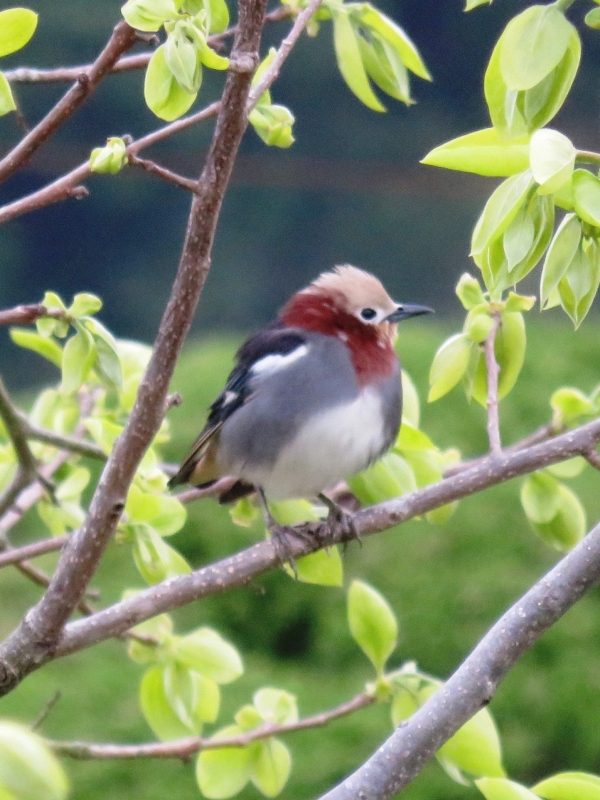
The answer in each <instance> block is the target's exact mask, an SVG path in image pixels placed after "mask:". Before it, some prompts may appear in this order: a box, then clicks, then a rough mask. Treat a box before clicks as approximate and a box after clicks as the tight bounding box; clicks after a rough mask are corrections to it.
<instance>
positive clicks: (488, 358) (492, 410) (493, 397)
mask: <svg viewBox="0 0 600 800" xmlns="http://www.w3.org/2000/svg"><path fill="white" fill-rule="evenodd" d="M492 322H493V327H492V329H491V331H490V332H489V334H488V335H487V337H486V339H485V341H484V343H483V351H484V353H485V368H486V374H487V432H488V438H489V440H490V453H491V454H492V455H493V456H497V455H499V454H500V453H501V452H502V442H501V440H500V417H499V413H498V376H499V375H500V367H499V366H498V362H497V361H496V351H495V346H496V335H497V333H498V328H499V327H500V315H499V314H498V313H493V314H492Z"/></svg>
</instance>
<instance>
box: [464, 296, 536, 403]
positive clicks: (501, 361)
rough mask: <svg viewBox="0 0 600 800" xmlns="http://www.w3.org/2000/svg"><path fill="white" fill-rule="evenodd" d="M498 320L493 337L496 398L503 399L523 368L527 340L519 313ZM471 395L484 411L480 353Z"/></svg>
mask: <svg viewBox="0 0 600 800" xmlns="http://www.w3.org/2000/svg"><path fill="white" fill-rule="evenodd" d="M500 319H501V324H500V328H499V329H498V333H497V334H496V342H495V348H494V351H495V355H496V361H497V363H498V366H499V367H500V375H499V378H498V398H499V399H500V400H502V398H503V397H506V395H507V394H508V393H509V392H510V391H511V389H512V388H513V386H514V385H515V383H516V382H517V378H518V377H519V373H520V372H521V369H522V367H523V362H524V361H525V348H526V345H527V337H526V334H525V322H524V320H523V315H522V314H520V313H519V312H507V311H504V312H502V314H501V318H500ZM471 395H472V397H473V398H474V399H475V400H476V401H477V402H478V403H480V404H481V405H482V406H483V407H484V408H485V407H486V404H487V376H486V369H485V360H484V358H483V354H480V356H479V361H478V364H477V371H476V374H475V378H474V380H473V385H472V386H471Z"/></svg>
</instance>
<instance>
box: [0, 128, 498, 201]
mask: <svg viewBox="0 0 600 800" xmlns="http://www.w3.org/2000/svg"><path fill="white" fill-rule="evenodd" d="M7 149H8V148H7V147H6V146H5V145H4V143H2V142H0V152H3V151H6V150H7ZM142 155H143V156H144V157H146V158H152V155H151V154H146V152H144V153H142ZM88 156H89V151H84V150H82V149H81V147H80V146H77V147H72V148H70V147H68V146H67V145H50V146H48V147H46V148H45V149H44V150H43V151H42V152H40V153H39V154H37V155H36V157H35V160H33V161H32V162H31V164H30V165H29V167H26V168H25V170H24V172H26V171H30V172H34V173H36V174H38V175H40V176H43V179H44V181H47V180H53V179H54V178H57V177H60V175H62V174H64V173H65V172H68V171H70V170H71V169H73V168H74V167H75V166H77V165H78V164H80V163H81V162H82V161H84V160H85V159H86V158H87V157H88ZM159 160H160V163H162V164H164V166H167V167H169V168H171V169H174V170H176V171H177V172H180V173H181V174H183V175H187V176H190V177H194V176H195V175H196V174H197V172H198V170H199V165H200V163H201V160H202V159H201V157H200V155H199V154H198V153H194V152H192V151H187V152H186V151H184V152H178V153H168V154H165V155H162V156H161V157H160V159H159ZM136 174H137V175H138V177H140V178H141V177H143V178H144V180H158V179H157V178H152V177H150V176H142V173H141V172H137V171H136ZM233 183H234V184H235V185H237V186H244V187H261V188H277V189H279V188H281V189H295V190H300V191H330V192H350V193H351V192H366V193H371V192H373V193H384V194H396V195H402V196H405V197H419V198H420V197H422V198H430V199H431V198H436V199H440V200H469V199H477V200H479V199H481V198H482V197H486V196H488V195H489V194H490V192H491V184H490V181H489V180H486V179H483V178H481V177H480V176H478V175H469V174H465V173H461V172H454V171H448V170H443V169H437V168H435V167H425V166H421V165H415V166H410V167H408V166H404V165H401V164H396V163H392V162H385V161H374V160H367V159H365V160H362V159H353V160H350V159H329V158H317V157H313V156H302V155H295V154H293V153H282V152H276V153H273V154H270V153H266V154H265V155H256V154H253V155H241V156H239V158H238V160H237V163H236V167H235V170H234V174H233Z"/></svg>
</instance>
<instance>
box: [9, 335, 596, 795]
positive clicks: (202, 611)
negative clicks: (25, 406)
mask: <svg viewBox="0 0 600 800" xmlns="http://www.w3.org/2000/svg"><path fill="white" fill-rule="evenodd" d="M529 329H530V330H529V340H530V343H529V348H528V356H527V363H526V365H525V368H524V369H523V373H522V376H521V378H520V380H519V382H518V384H517V387H516V389H515V390H514V392H513V393H512V394H511V395H510V396H509V397H508V398H507V399H506V400H505V401H504V402H503V403H502V407H501V417H502V433H503V437H504V440H505V441H506V442H507V443H508V442H510V441H514V440H516V439H518V438H520V437H521V436H523V435H525V434H526V433H527V432H529V431H531V430H532V429H534V428H535V427H536V426H538V425H540V424H543V423H544V422H546V421H547V420H548V419H549V414H550V409H549V405H548V400H549V397H550V395H551V393H552V391H553V390H554V389H555V388H557V387H558V386H559V385H573V386H577V387H579V388H581V389H583V390H584V391H589V390H590V389H591V388H592V387H593V386H594V385H595V384H596V383H597V382H598V381H599V380H600V359H599V357H598V344H597V343H598V334H599V330H598V327H597V326H595V325H594V324H593V323H592V322H590V323H586V324H585V325H584V327H583V329H582V330H581V331H580V332H578V333H577V334H576V335H575V334H573V332H572V331H571V330H570V329H569V328H568V327H567V326H566V324H565V325H563V324H559V323H558V322H551V323H546V324H544V325H542V324H541V323H539V322H538V321H537V320H535V319H534V320H533V323H532V324H530V325H529ZM449 332H450V331H449V329H448V328H447V327H444V326H436V325H434V324H432V323H431V322H430V321H429V320H427V321H423V322H422V323H421V322H418V323H410V324H407V325H405V326H404V327H402V328H401V341H400V350H401V353H402V355H403V362H404V366H405V367H406V368H407V369H408V371H409V372H410V373H411V375H412V377H413V379H414V380H415V383H416V384H417V387H418V389H419V391H420V394H421V396H425V393H426V377H427V370H428V367H429V364H430V363H431V359H432V356H433V353H434V352H435V349H436V347H437V346H438V345H439V343H440V342H441V341H442V338H443V337H444V336H445V335H447V334H448V333H449ZM235 346H236V341H235V340H234V339H233V338H231V339H226V338H207V339H205V340H203V341H200V342H195V343H192V344H191V345H190V347H189V348H188V350H187V351H186V353H185V355H184V357H183V359H182V361H181V364H180V366H179V367H178V370H177V375H176V378H175V381H174V388H175V389H177V390H179V391H181V392H182V394H183V395H184V398H185V403H184V405H183V406H182V407H181V408H179V409H175V410H174V411H173V412H172V414H171V418H172V422H173V430H174V439H173V442H172V444H171V445H170V446H169V451H168V456H169V458H172V459H174V460H175V459H178V458H180V457H181V455H182V454H183V452H184V451H185V450H186V448H187V446H188V445H189V443H190V442H191V440H192V439H193V438H194V436H195V435H196V434H197V432H198V429H199V427H200V426H201V424H202V421H203V415H204V410H205V408H206V406H207V405H208V403H209V402H210V401H211V399H213V398H214V396H215V395H216V394H217V392H218V391H219V389H220V387H221V385H222V382H223V379H224V378H225V376H226V374H227V372H228V370H229V369H230V366H231V358H232V354H233V352H234V350H235ZM422 426H423V428H424V429H425V430H426V431H427V432H428V433H429V434H430V435H431V436H432V438H433V439H434V441H436V443H439V444H440V445H441V446H444V447H446V446H458V447H459V448H460V449H461V450H462V451H463V453H464V454H465V456H470V455H475V454H477V453H479V452H481V451H482V450H483V449H485V447H486V437H485V419H484V414H483V411H482V409H480V408H478V407H475V406H468V405H467V403H466V400H465V399H464V395H463V394H462V393H461V391H460V390H458V389H457V390H454V391H453V392H452V393H451V394H450V395H449V396H448V397H446V398H443V399H442V400H440V401H438V402H437V403H435V404H432V405H430V406H427V405H426V406H425V407H424V408H423V421H422ZM570 485H572V486H573V488H575V489H576V490H577V491H579V493H580V495H581V497H582V498H583V500H584V503H585V505H586V508H587V510H588V516H589V520H590V522H593V521H594V520H595V519H596V518H597V517H598V516H599V512H600V496H599V493H598V491H597V486H598V475H597V474H596V473H594V472H593V471H592V470H591V469H588V470H586V471H585V472H584V474H583V475H582V476H581V477H580V478H578V479H576V480H575V481H572V482H570ZM518 488H519V481H513V482H510V483H508V484H505V485H503V486H499V487H496V488H494V489H491V490H488V491H486V492H485V493H484V494H482V495H479V496H477V497H473V498H470V499H468V500H465V501H462V502H461V503H460V505H459V507H458V510H457V512H456V513H455V515H454V516H453V517H452V518H451V519H450V521H449V522H448V523H447V524H446V525H445V526H443V527H433V526H431V525H429V524H428V523H426V522H424V521H422V522H421V521H415V522H411V523H408V524H406V525H404V526H402V527H401V528H397V529H394V530H391V531H387V532H385V533H383V534H381V535H378V536H374V537H370V538H369V539H368V540H367V541H365V543H364V546H363V547H362V548H358V547H351V548H350V550H349V552H348V555H347V557H346V559H345V574H346V585H347V584H348V582H349V581H350V580H351V579H352V578H354V577H360V578H362V579H364V580H366V581H368V582H370V583H371V584H373V585H374V586H376V587H377V588H378V589H379V590H380V591H382V592H383V593H384V594H385V596H386V597H387V598H388V599H389V601H390V602H391V604H392V606H393V607H394V609H395V610H396V613H397V615H398V617H399V620H400V627H401V640H400V644H399V647H398V649H397V652H396V653H395V654H394V655H393V656H392V660H391V665H392V666H395V665H399V664H400V663H402V662H403V661H404V660H406V659H415V660H416V661H417V662H418V663H419V665H420V666H421V668H422V669H423V670H425V671H427V672H429V673H432V674H435V675H438V676H440V677H444V676H447V675H448V674H450V673H451V672H452V671H453V670H454V669H455V668H456V666H457V665H458V664H459V663H460V661H461V660H462V659H463V658H464V657H465V655H466V654H467V653H468V652H469V650H470V649H471V648H472V647H473V646H474V645H475V643H476V642H477V641H478V639H479V638H480V637H481V635H482V634H483V633H484V632H485V631H486V630H487V628H488V627H489V626H490V624H491V623H492V622H493V621H494V620H495V619H496V618H497V617H498V616H499V615H500V614H501V613H502V611H503V610H504V609H505V608H506V607H507V606H508V605H510V604H511V603H512V602H514V600H515V599H516V598H517V597H518V596H519V595H520V594H521V593H522V592H524V591H525V590H526V589H527V588H528V587H529V586H530V585H531V584H532V583H533V582H534V581H535V580H536V579H537V578H538V577H539V576H540V575H541V574H543V572H544V571H545V570H547V569H548V568H549V567H550V566H551V564H552V563H554V562H555V561H556V558H557V554H556V553H555V552H553V551H551V550H549V549H548V548H547V547H546V546H545V545H544V544H543V543H542V542H541V541H540V540H539V539H537V538H536V537H535V535H533V534H532V533H531V531H530V530H529V528H528V524H527V522H526V520H525V518H524V516H523V514H522V512H521V510H520V506H519V503H518V500H517V498H518ZM35 524H36V523H35V514H34V515H33V516H32V517H31V519H30V520H29V521H27V522H26V523H24V524H22V526H21V528H20V530H19V531H17V532H15V537H14V538H15V542H17V541H19V536H20V537H23V539H24V538H25V537H27V536H29V535H30V531H31V528H32V527H33V526H35ZM260 535H261V532H260V529H259V528H258V527H255V528H253V529H249V530H248V529H243V528H238V527H236V526H234V525H233V524H232V523H231V521H230V519H229V515H228V512H227V510H226V509H223V508H219V507H218V506H217V505H216V504H215V503H213V502H212V501H206V502H203V503H198V504H196V505H195V506H193V507H191V508H190V519H189V523H188V524H187V526H186V528H185V530H184V531H183V532H182V533H181V534H178V535H177V537H175V539H174V540H172V541H173V542H174V543H175V544H176V546H178V547H179V548H180V549H181V551H182V552H183V553H184V555H185V556H186V557H187V558H188V559H189V560H190V562H191V563H192V564H194V565H200V564H205V563H209V562H211V561H213V560H215V559H218V558H220V557H222V556H224V555H226V554H229V553H231V552H234V551H235V550H238V549H240V548H242V547H244V546H246V545H248V544H249V543H251V542H252V541H254V540H255V539H256V538H257V537H258V536H260ZM53 563H54V557H52V556H47V557H45V558H43V559H40V560H39V564H40V566H43V567H44V568H46V569H51V567H52V565H53ZM0 577H1V583H0V602H1V603H2V609H3V611H2V615H1V616H0V633H2V634H6V633H7V632H8V631H9V630H10V629H11V628H12V627H13V626H14V624H15V623H16V621H17V620H18V618H19V617H20V615H21V614H22V613H23V612H24V611H25V610H26V608H27V607H28V605H29V604H30V603H31V602H32V601H33V600H34V599H35V598H36V597H37V590H36V589H35V588H34V587H31V586H30V585H29V584H28V583H26V582H25V581H24V579H23V578H22V577H21V576H20V575H19V574H18V573H16V572H11V571H10V570H3V571H2V573H1V575H0ZM94 585H95V586H97V587H99V588H101V589H102V602H103V604H105V603H106V604H107V603H110V602H114V601H115V600H116V599H118V597H119V596H120V594H121V592H122V590H123V589H125V588H128V587H133V586H140V585H141V579H140V578H139V577H138V575H137V573H136V571H135V568H134V567H133V565H132V559H131V554H130V552H129V550H128V547H127V546H125V545H117V544H113V545H111V547H110V548H109V549H108V552H107V554H106V557H105V559H104V561H103V564H102V566H101V569H100V571H99V573H98V576H97V578H96V579H95V581H94ZM599 610H600V609H599V597H598V593H597V592H592V593H591V594H590V595H588V596H587V597H586V598H584V599H583V600H582V601H581V602H580V603H579V604H578V605H577V606H576V607H575V608H574V609H573V610H572V611H570V612H569V614H568V615H567V616H566V617H565V619H564V620H562V621H561V622H559V623H558V624H557V625H556V626H555V627H554V628H553V629H552V631H550V632H549V633H548V634H546V635H545V636H544V638H543V639H542V640H541V641H540V642H539V643H538V644H537V645H536V646H535V647H534V648H533V650H532V651H531V652H530V653H528V654H527V655H526V656H525V657H524V658H523V659H522V661H521V662H520V663H519V665H518V666H517V667H516V668H515V669H514V670H513V672H512V673H511V674H510V676H509V677H508V678H507V679H506V680H505V682H504V683H503V684H502V686H501V687H500V690H499V692H498V694H497V696H496V697H495V698H494V700H493V702H492V704H491V710H492V712H493V713H494V715H495V718H496V720H497V722H498V725H499V728H500V731H501V735H502V741H503V745H504V753H505V765H506V768H507V770H508V773H509V775H510V777H512V778H514V779H515V780H520V781H524V782H525V783H530V782H533V781H535V780H537V779H539V778H541V777H544V776H545V775H548V774H550V773H552V772H555V771H558V770H563V769H572V770H588V771H600V763H599V756H598V753H600V725H597V726H596V725H595V719H594V716H593V709H594V707H595V706H596V705H597V703H598V700H599V699H600V672H599V671H598V659H599V656H600V626H598V624H597V620H598V616H599V613H598V612H599ZM174 617H175V619H176V624H177V626H178V628H179V629H180V630H182V631H184V630H187V629H190V628H192V627H197V626H199V625H201V624H209V625H213V626H215V627H216V628H217V629H218V630H219V631H220V632H221V633H222V634H223V635H224V636H226V637H227V638H228V639H229V640H230V641H232V642H233V643H234V644H235V645H236V646H238V647H239V648H240V650H241V651H242V652H243V653H244V659H245V664H246V672H245V674H244V676H243V677H242V678H241V679H240V680H239V681H238V682H236V683H234V684H232V685H231V686H228V687H225V689H224V692H223V710H222V714H221V718H220V723H221V724H226V723H227V722H228V720H230V719H231V714H232V713H233V712H234V711H235V710H236V709H237V708H239V706H240V705H241V704H242V703H244V702H247V701H248V700H249V699H250V698H251V696H252V693H253V692H254V691H255V690H256V689H257V688H259V687H260V686H264V685H271V686H277V687H281V688H285V689H287V690H288V691H291V692H294V693H296V694H297V696H298V700H299V705H300V711H301V714H302V715H307V714H310V713H314V712H316V711H319V710H323V709H326V708H329V707H331V706H333V705H335V704H337V703H339V702H342V701H343V700H345V699H348V698H350V697H351V696H353V695H354V694H355V693H357V692H359V691H361V689H362V687H363V686H364V683H365V681H367V680H370V679H371V677H372V676H371V674H370V671H369V664H368V662H367V661H366V659H365V658H364V656H363V655H362V654H361V653H360V651H359V650H358V648H357V647H356V646H355V645H354V644H353V642H352V640H351V638H350V635H349V632H348V628H347V623H346V612H345V590H343V589H327V588H321V587H315V586H307V585H304V584H297V583H294V582H292V581H291V580H290V579H289V578H288V577H286V576H285V575H284V574H282V573H281V572H277V573H272V574H269V575H267V576H265V577H264V578H261V579H260V580H257V581H256V582H255V583H254V584H252V585H251V586H249V587H247V588H244V589H239V590H236V591H234V592H231V593H228V594H226V595H223V596H220V597H213V598H208V599H207V600H205V601H203V602H198V603H194V604H192V605H190V606H188V607H187V608H185V609H181V610H180V611H178V612H177V613H176V614H175V615H174ZM140 677H141V667H139V666H138V665H136V664H134V663H133V662H131V661H129V660H128V659H127V657H126V655H125V653H124V648H123V646H122V645H121V644H120V643H118V642H106V643H104V644H102V645H98V646H96V647H94V648H92V649H90V650H88V651H86V652H84V653H80V654H77V655H75V656H72V657H70V658H68V659H64V660H61V661H57V662H55V663H53V664H51V665H49V666H48V667H46V668H44V669H43V670H41V671H40V672H39V673H35V674H33V675H31V676H30V677H29V678H28V679H27V680H26V681H24V683H23V684H22V685H21V686H20V687H19V688H18V689H17V690H16V691H15V692H13V693H12V694H10V695H8V696H7V697H6V698H4V699H2V700H1V701H0V715H1V716H5V717H12V718H18V719H21V720H23V721H25V722H30V721H32V720H34V719H35V718H36V717H37V715H38V714H39V712H40V710H41V708H42V707H43V706H44V704H45V702H46V701H47V700H48V699H49V698H50V697H51V696H52V695H53V694H54V692H55V691H56V690H60V691H61V693H62V698H61V700H60V701H59V702H58V703H57V705H56V706H55V708H54V709H53V710H52V712H51V713H50V715H49V717H48V719H47V720H46V721H45V723H44V725H43V732H44V733H45V734H46V735H48V736H50V737H56V738H63V739H67V738H78V739H87V740H93V741H107V742H108V741H111V742H112V741H114V742H133V741H144V740H146V741H149V740H151V738H152V736H151V733H150V731H149V729H148V728H147V726H146V724H145V722H144V720H143V718H142V716H141V713H140V711H139V708H138V705H137V699H136V693H137V687H138V685H139V679H140ZM390 730H391V728H390V722H389V716H388V713H387V710H386V709H385V708H382V707H371V708H368V709H365V710H363V711H361V712H360V713H359V714H356V715H354V716H353V717H351V718H346V719H343V720H340V721H338V722H336V723H334V724H333V725H331V726H330V727H329V728H327V729H324V730H318V731H314V732H303V733H298V734H294V735H291V736H289V737H288V738H287V743H288V745H289V746H290V748H291V750H292V753H293V759H294V766H293V771H292V776H291V778H290V781H289V784H288V786H287V788H286V790H285V792H284V794H285V797H286V798H291V800H295V799H296V798H298V800H299V798H308V797H314V796H317V795H318V794H319V793H320V792H322V791H323V790H325V789H326V788H327V787H328V786H331V785H332V784H333V783H334V782H335V781H337V780H339V779H340V778H342V777H343V776H344V775H346V774H347V773H348V772H349V771H350V770H352V769H353V768H354V767H356V766H357V765H358V764H359V763H360V762H361V760H363V759H364V758H365V757H366V756H367V755H368V754H369V753H370V752H372V751H373V749H375V748H376V747H377V746H378V744H379V743H380V742H381V741H382V740H383V739H384V738H385V737H386V736H387V735H388V734H389V732H390ZM66 766H67V768H68V771H69V774H70V775H71V778H72V783H73V792H72V797H73V798H85V800H112V798H115V800H116V798H123V797H127V798H128V800H142V798H143V800H159V799H160V800H165V799H166V798H177V800H191V799H192V798H198V797H199V791H198V789H197V787H196V785H195V782H194V776H193V767H192V765H191V764H179V763H176V762H169V761H139V762H95V763H92V762H67V764H66ZM469 796H470V797H473V798H476V797H478V796H479V793H478V792H477V790H476V789H474V788H467V787H461V786H459V785H457V784H454V783H452V782H451V781H450V780H449V779H448V778H447V777H446V776H445V774H444V773H442V771H441V770H440V769H439V768H438V767H437V765H435V764H432V765H429V766H428V767H427V768H426V769H425V770H424V772H423V773H422V775H420V776H419V777H418V778H417V780H416V781H415V782H414V783H413V784H412V785H411V786H410V787H409V788H408V789H407V790H406V791H405V794H404V797H406V798H408V800H425V798H427V800H442V798H443V799H444V800H453V798H459V797H469ZM241 797H242V798H252V797H258V793H257V792H256V791H255V790H254V789H253V788H248V789H246V790H245V791H244V793H243V794H242V795H241Z"/></svg>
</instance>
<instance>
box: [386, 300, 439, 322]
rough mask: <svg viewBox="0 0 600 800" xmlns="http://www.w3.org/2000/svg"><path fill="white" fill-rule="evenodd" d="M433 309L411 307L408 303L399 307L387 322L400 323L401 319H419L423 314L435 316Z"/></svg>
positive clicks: (388, 317) (387, 318)
mask: <svg viewBox="0 0 600 800" xmlns="http://www.w3.org/2000/svg"><path fill="white" fill-rule="evenodd" d="M433 313H435V312H434V310H433V308H429V307H428V306H411V305H408V304H407V303H402V304H400V305H398V308H397V309H396V310H395V311H392V313H391V314H388V316H387V317H386V318H385V322H400V320H401V319H408V317H418V316H420V315H421V314H433Z"/></svg>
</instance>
